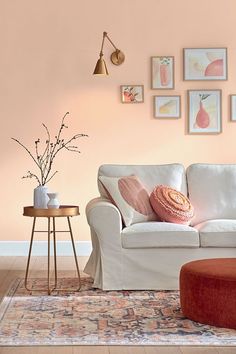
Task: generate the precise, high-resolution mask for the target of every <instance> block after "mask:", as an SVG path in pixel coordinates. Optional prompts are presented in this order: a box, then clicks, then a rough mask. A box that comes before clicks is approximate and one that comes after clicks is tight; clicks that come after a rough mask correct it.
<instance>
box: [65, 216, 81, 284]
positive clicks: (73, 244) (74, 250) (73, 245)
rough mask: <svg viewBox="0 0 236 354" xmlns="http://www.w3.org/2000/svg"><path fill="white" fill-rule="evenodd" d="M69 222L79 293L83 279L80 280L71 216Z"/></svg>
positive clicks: (68, 218)
mask: <svg viewBox="0 0 236 354" xmlns="http://www.w3.org/2000/svg"><path fill="white" fill-rule="evenodd" d="M67 221H68V225H69V230H70V237H71V242H72V248H73V253H74V258H75V265H76V270H77V275H78V279H79V287H78V289H77V291H79V290H80V288H81V279H80V273H79V264H78V259H77V255H76V249H75V242H74V238H73V233H72V228H71V223H70V217H69V216H67Z"/></svg>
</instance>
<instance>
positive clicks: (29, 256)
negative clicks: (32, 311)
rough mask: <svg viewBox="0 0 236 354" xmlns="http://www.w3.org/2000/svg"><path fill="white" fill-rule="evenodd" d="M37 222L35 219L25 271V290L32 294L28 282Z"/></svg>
mask: <svg viewBox="0 0 236 354" xmlns="http://www.w3.org/2000/svg"><path fill="white" fill-rule="evenodd" d="M35 222H36V217H34V221H33V226H32V231H31V238H30V247H29V254H28V259H27V266H26V271H25V288H26V290H28V291H30V292H31V289H29V288H28V286H27V281H28V274H29V265H30V258H31V251H32V245H33V239H34V230H35Z"/></svg>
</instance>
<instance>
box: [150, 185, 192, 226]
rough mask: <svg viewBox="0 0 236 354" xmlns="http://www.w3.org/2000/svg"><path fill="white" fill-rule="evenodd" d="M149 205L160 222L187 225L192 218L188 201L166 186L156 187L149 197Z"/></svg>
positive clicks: (182, 195) (190, 205)
mask: <svg viewBox="0 0 236 354" xmlns="http://www.w3.org/2000/svg"><path fill="white" fill-rule="evenodd" d="M150 203H151V205H152V207H153V209H154V211H155V213H156V214H157V215H158V216H159V218H160V219H161V220H162V221H167V222H173V223H176V224H185V225H188V224H189V223H190V221H191V220H192V218H193V216H194V208H193V206H192V204H191V203H190V201H189V199H188V198H187V197H186V196H185V195H184V194H182V193H180V192H178V191H177V190H175V189H173V188H170V187H168V186H163V185H159V186H156V187H155V188H154V190H153V192H152V193H151V195H150Z"/></svg>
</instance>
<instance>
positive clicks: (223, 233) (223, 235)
mask: <svg viewBox="0 0 236 354" xmlns="http://www.w3.org/2000/svg"><path fill="white" fill-rule="evenodd" d="M195 228H196V229H197V230H198V231H199V235H200V246H201V247H236V220H230V219H218V220H209V221H205V222H202V223H201V224H198V225H196V226H195Z"/></svg>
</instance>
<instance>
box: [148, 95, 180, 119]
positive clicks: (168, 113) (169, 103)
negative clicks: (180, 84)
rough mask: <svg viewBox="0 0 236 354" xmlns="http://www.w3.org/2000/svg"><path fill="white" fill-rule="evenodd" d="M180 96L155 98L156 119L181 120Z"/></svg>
mask: <svg viewBox="0 0 236 354" xmlns="http://www.w3.org/2000/svg"><path fill="white" fill-rule="evenodd" d="M180 106H181V105H180V96H154V117H155V118H164V119H166V118H180Z"/></svg>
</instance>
